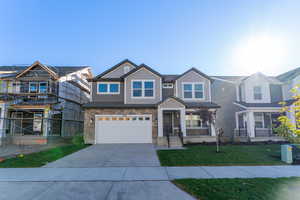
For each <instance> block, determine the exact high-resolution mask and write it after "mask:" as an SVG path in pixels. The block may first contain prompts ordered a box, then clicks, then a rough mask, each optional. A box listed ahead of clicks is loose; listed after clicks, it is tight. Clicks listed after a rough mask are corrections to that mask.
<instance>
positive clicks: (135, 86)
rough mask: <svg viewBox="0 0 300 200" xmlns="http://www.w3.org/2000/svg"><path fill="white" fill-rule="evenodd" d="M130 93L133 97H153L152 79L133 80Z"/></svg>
mask: <svg viewBox="0 0 300 200" xmlns="http://www.w3.org/2000/svg"><path fill="white" fill-rule="evenodd" d="M131 95H132V97H135V98H139V97H140V98H153V97H154V80H133V81H132V93H131Z"/></svg>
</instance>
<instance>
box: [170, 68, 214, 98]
mask: <svg viewBox="0 0 300 200" xmlns="http://www.w3.org/2000/svg"><path fill="white" fill-rule="evenodd" d="M183 82H203V83H204V100H196V101H209V94H210V92H209V90H210V88H209V83H210V80H208V79H207V78H205V77H203V76H201V75H199V74H198V73H196V72H194V71H190V72H189V73H187V74H185V75H184V76H183V77H180V78H179V79H178V80H177V81H176V87H177V91H178V93H177V97H179V98H181V99H183V95H182V90H183V89H182V83H183ZM185 101H187V100H186V99H185ZM188 101H189V100H188ZM191 101H195V100H191Z"/></svg>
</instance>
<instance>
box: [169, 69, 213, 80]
mask: <svg viewBox="0 0 300 200" xmlns="http://www.w3.org/2000/svg"><path fill="white" fill-rule="evenodd" d="M191 71H194V72H196V73H198V74H199V75H201V76H203V77H205V78H207V79H208V80H210V81H213V79H212V78H211V77H209V76H207V75H206V74H204V73H203V72H201V71H199V70H198V69H196V68H194V67H192V68H191V69H189V70H187V71H186V72H184V73H183V74H181V75H179V76H177V77H176V79H175V80H174V81H176V80H178V79H180V78H181V77H183V76H185V75H186V74H187V73H189V72H191Z"/></svg>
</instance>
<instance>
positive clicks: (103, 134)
mask: <svg viewBox="0 0 300 200" xmlns="http://www.w3.org/2000/svg"><path fill="white" fill-rule="evenodd" d="M95 123H96V124H95V129H96V130H95V134H96V143H97V144H100V143H152V117H151V115H101V116H100V115H96V117H95Z"/></svg>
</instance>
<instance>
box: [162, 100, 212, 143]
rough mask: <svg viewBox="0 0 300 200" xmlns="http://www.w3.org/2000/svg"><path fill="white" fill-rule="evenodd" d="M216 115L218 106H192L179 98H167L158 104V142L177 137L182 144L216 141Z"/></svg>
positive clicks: (165, 141) (166, 141)
mask: <svg viewBox="0 0 300 200" xmlns="http://www.w3.org/2000/svg"><path fill="white" fill-rule="evenodd" d="M215 117H216V108H207V107H199V106H197V104H194V106H193V107H190V106H187V105H186V104H185V103H184V102H182V101H181V100H178V99H177V98H169V99H166V100H165V101H164V102H162V103H161V104H160V105H159V106H158V144H159V145H160V144H165V143H168V142H169V140H173V141H174V140H176V139H174V138H176V137H178V138H179V139H181V142H182V144H184V143H201V142H215V141H216V130H215ZM170 138H171V139H170ZM179 139H178V141H177V143H178V142H179ZM182 144H181V145H182Z"/></svg>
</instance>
